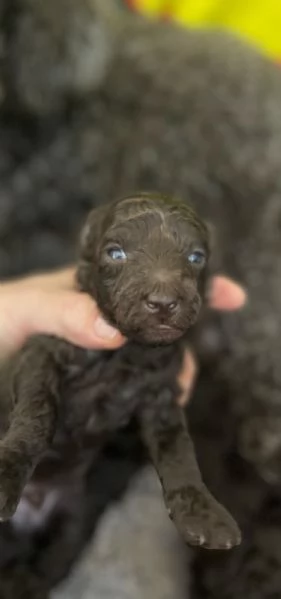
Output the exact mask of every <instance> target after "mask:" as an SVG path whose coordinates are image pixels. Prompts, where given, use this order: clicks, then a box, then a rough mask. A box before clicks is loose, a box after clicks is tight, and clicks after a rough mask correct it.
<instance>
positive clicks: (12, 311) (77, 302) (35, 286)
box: [0, 268, 125, 356]
mask: <svg viewBox="0 0 281 599" xmlns="http://www.w3.org/2000/svg"><path fill="white" fill-rule="evenodd" d="M74 273H75V270H74V268H66V269H63V270H60V271H56V272H52V273H47V274H40V275H32V276H27V277H24V278H22V279H19V280H16V281H11V282H7V283H6V282H5V283H2V284H1V285H0V356H1V355H2V356H5V355H7V354H9V353H11V352H13V351H15V350H17V349H18V348H19V347H21V345H22V344H23V343H24V342H25V341H26V339H27V338H28V337H30V336H31V335H34V334H37V333H45V334H50V335H56V336H58V337H62V338H64V339H66V340H67V341H70V342H71V343H74V344H76V345H79V346H81V347H85V348H89V349H115V348H117V347H119V346H121V345H122V344H123V343H124V341H125V340H124V339H123V337H122V335H121V334H120V333H119V331H117V330H116V329H114V328H112V327H111V326H109V325H108V324H107V323H106V322H105V321H104V319H103V318H102V317H101V315H100V312H99V310H98V308H97V305H96V303H95V302H94V301H93V300H92V299H91V298H90V297H89V295H88V294H86V293H81V292H78V291H76V290H75V289H74Z"/></svg>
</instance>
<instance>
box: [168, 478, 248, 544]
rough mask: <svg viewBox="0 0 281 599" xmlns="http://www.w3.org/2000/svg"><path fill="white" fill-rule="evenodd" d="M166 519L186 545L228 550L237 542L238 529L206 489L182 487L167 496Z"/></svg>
mask: <svg viewBox="0 0 281 599" xmlns="http://www.w3.org/2000/svg"><path fill="white" fill-rule="evenodd" d="M166 505H167V507H168V510H169V515H170V518H171V519H172V520H173V521H174V523H175V525H176V527H177V529H178V531H179V532H180V534H181V535H183V537H184V539H185V541H186V542H187V543H188V544H189V545H198V546H201V547H205V548H206V549H231V548H232V547H235V546H236V545H239V544H240V542H241V533H240V530H239V528H238V526H237V524H236V522H235V521H234V519H233V518H232V516H231V515H230V514H229V513H228V512H227V510H226V509H225V508H224V507H223V506H222V505H220V504H219V503H218V502H217V501H216V500H215V499H214V497H212V495H211V494H210V493H209V492H208V491H207V489H206V488H204V487H202V488H197V487H194V486H191V485H190V486H186V487H183V488H181V489H176V490H175V491H173V492H171V493H169V494H168V495H167V496H166Z"/></svg>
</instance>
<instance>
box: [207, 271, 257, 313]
mask: <svg viewBox="0 0 281 599" xmlns="http://www.w3.org/2000/svg"><path fill="white" fill-rule="evenodd" d="M208 301H209V305H210V307H211V308H213V309H214V310H224V311H232V310H239V308H242V307H243V306H244V305H245V303H246V301H247V294H246V292H245V291H244V289H243V287H241V285H239V284H238V283H235V282H234V281H232V279H229V278H227V277H223V276H215V277H213V279H212V282H211V286H210V290H209V294H208Z"/></svg>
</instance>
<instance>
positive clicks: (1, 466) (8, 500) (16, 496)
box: [0, 449, 24, 521]
mask: <svg viewBox="0 0 281 599" xmlns="http://www.w3.org/2000/svg"><path fill="white" fill-rule="evenodd" d="M23 487H24V481H23V479H22V476H21V474H20V471H19V464H18V463H17V457H16V455H14V456H13V455H8V452H6V451H3V450H2V449H0V520H2V521H3V520H8V519H9V518H11V517H12V516H13V515H14V513H15V511H16V509H17V506H18V503H19V501H20V498H21V494H22V491H23Z"/></svg>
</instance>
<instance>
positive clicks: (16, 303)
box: [0, 268, 246, 381]
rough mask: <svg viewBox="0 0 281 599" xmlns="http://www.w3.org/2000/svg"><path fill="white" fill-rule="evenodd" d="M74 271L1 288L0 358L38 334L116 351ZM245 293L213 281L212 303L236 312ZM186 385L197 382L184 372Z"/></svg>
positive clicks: (115, 335) (117, 338)
mask: <svg viewBox="0 0 281 599" xmlns="http://www.w3.org/2000/svg"><path fill="white" fill-rule="evenodd" d="M74 273H75V270H74V268H66V269H63V270H60V271H57V272H52V273H48V274H40V275H32V276H28V277H25V278H22V279H19V280H16V281H11V282H7V283H6V282H5V283H2V284H1V285H0V355H6V354H8V353H10V352H12V351H15V350H16V349H18V348H19V347H20V346H21V345H22V344H23V343H24V341H26V339H27V338H28V337H29V336H31V335H33V334H37V333H45V334H52V335H57V336H58V337H62V338H64V339H66V340H68V341H70V342H71V343H75V344H76V345H79V346H81V347H85V348H89V349H115V348H118V347H120V346H121V345H122V344H123V343H124V342H125V340H124V338H123V337H122V335H121V334H120V333H119V331H117V330H116V329H114V328H112V327H111V326H109V325H108V324H107V323H106V322H105V321H104V320H103V318H102V317H101V314H100V312H99V310H98V308H97V305H96V303H95V302H94V301H93V300H92V299H91V298H90V297H89V296H88V295H87V294H84V293H80V292H78V291H76V290H74ZM245 298H246V296H245V293H244V291H243V290H242V289H241V287H240V286H239V285H237V284H235V283H232V282H231V281H230V280H229V279H227V278H225V277H215V278H214V279H213V282H212V285H211V289H210V294H209V303H210V306H211V307H213V308H216V309H220V310H235V309H237V308H240V307H241V306H242V305H243V304H244V302H245ZM185 372H186V380H188V381H189V380H190V378H194V377H193V375H192V376H191V370H190V369H189V367H188V368H185Z"/></svg>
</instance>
